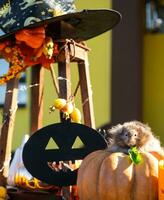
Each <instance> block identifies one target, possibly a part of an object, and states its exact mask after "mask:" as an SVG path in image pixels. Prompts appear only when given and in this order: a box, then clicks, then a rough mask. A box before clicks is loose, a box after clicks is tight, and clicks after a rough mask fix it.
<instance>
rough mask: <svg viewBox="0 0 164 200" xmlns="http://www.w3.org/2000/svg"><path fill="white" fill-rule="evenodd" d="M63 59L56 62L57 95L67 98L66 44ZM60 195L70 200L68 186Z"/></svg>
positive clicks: (68, 61)
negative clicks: (57, 74) (57, 76)
mask: <svg viewBox="0 0 164 200" xmlns="http://www.w3.org/2000/svg"><path fill="white" fill-rule="evenodd" d="M63 55H64V56H63V59H62V60H60V62H58V72H59V77H61V80H59V97H60V98H64V99H68V98H69V97H70V95H71V84H70V78H71V73H70V55H69V50H68V47H67V45H65V49H64V52H63ZM60 119H61V121H62V122H64V121H65V119H64V118H63V115H62V113H60ZM62 193H63V194H62V195H63V198H64V199H65V200H70V187H63V188H62Z"/></svg>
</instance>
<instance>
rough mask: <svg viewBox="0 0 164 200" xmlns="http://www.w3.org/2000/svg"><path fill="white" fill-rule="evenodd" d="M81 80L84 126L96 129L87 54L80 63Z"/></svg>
mask: <svg viewBox="0 0 164 200" xmlns="http://www.w3.org/2000/svg"><path fill="white" fill-rule="evenodd" d="M78 70H79V80H80V87H81V97H82V106H83V114H84V124H85V125H87V126H90V127H92V128H95V117H94V110H93V98H92V88H91V82H90V74H89V62H88V57H87V52H85V58H84V60H82V61H78Z"/></svg>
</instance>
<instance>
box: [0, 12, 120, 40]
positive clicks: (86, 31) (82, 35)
mask: <svg viewBox="0 0 164 200" xmlns="http://www.w3.org/2000/svg"><path fill="white" fill-rule="evenodd" d="M120 20H121V15H120V13H119V12H117V11H115V10H110V9H99V10H83V11H80V12H74V13H68V14H65V15H61V16H57V17H53V18H50V19H46V20H43V21H40V22H35V24H31V25H29V26H27V27H23V28H31V27H37V26H43V25H44V26H45V27H46V31H47V34H49V35H51V37H53V38H54V39H56V40H62V39H74V40H76V41H85V40H88V39H91V38H93V37H95V36H97V35H100V34H102V33H104V32H106V31H108V30H110V29H112V28H113V27H115V26H116V25H117V24H118V23H119V21H120ZM23 28H22V29H23ZM19 30H20V29H19ZM16 31H18V30H15V31H12V32H10V33H6V34H5V33H4V35H1V36H0V41H2V40H4V39H6V38H8V37H12V36H13V34H14V33H15V32H16Z"/></svg>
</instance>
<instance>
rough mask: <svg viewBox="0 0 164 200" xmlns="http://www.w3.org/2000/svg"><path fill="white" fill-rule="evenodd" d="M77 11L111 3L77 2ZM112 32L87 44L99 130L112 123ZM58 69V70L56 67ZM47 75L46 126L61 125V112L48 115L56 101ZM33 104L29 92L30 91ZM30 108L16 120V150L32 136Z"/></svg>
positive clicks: (74, 73)
mask: <svg viewBox="0 0 164 200" xmlns="http://www.w3.org/2000/svg"><path fill="white" fill-rule="evenodd" d="M75 3H76V7H77V10H81V9H97V8H109V7H111V3H110V1H107V0H101V1H100V0H94V1H92V0H81V1H75ZM110 34H111V31H110V32H108V33H104V34H102V35H100V36H98V37H96V38H93V39H91V40H89V41H87V45H88V47H90V48H91V52H89V62H90V73H91V84H92V91H93V101H94V111H95V118H96V126H97V127H99V126H101V125H104V124H106V123H108V122H109V121H110V86H109V83H110V62H111V37H110ZM56 68H57V67H56ZM45 73H46V75H45V93H44V126H46V125H48V124H51V123H55V122H59V117H58V116H59V115H58V112H54V113H52V114H49V106H50V105H52V103H53V101H54V99H55V98H56V97H57V96H56V93H55V90H54V88H53V85H52V80H51V77H50V73H49V71H47V70H46V72H45ZM27 74H28V76H27V77H28V85H29V83H30V69H28V70H27ZM77 76H78V72H77V67H76V66H75V65H72V80H71V82H72V88H73V89H72V91H74V89H75V87H76V84H77ZM27 92H28V98H29V100H30V96H29V92H30V89H29V90H27ZM79 99H80V95H79V92H78V95H77V97H76V99H75V101H76V102H77V106H78V107H79V108H80V109H81V105H80V100H79ZM29 106H30V101H28V105H27V108H19V109H18V111H17V116H16V123H15V131H14V138H13V149H15V148H16V147H18V146H19V145H20V143H21V140H22V136H23V135H24V134H26V133H27V134H29V122H30V120H29V117H30V116H29Z"/></svg>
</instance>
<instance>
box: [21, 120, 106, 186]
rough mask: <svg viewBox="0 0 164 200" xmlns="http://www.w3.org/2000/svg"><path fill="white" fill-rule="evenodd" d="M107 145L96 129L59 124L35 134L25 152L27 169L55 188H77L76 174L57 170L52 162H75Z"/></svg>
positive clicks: (24, 157)
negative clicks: (52, 167)
mask: <svg viewBox="0 0 164 200" xmlns="http://www.w3.org/2000/svg"><path fill="white" fill-rule="evenodd" d="M106 146H107V145H106V142H105V141H104V139H103V138H102V136H101V135H100V134H99V133H98V132H97V131H96V130H94V129H92V128H90V127H88V126H85V125H82V124H77V123H70V122H69V123H68V122H67V123H66V122H65V123H57V124H52V125H49V126H47V127H44V128H42V129H40V130H38V131H37V132H35V133H34V134H33V135H32V136H31V137H30V139H29V140H28V141H27V143H26V144H25V146H24V149H23V162H24V165H25V167H26V168H27V170H28V171H29V172H30V173H31V174H32V175H33V176H34V177H36V178H38V179H39V180H41V181H43V182H45V183H48V184H53V185H56V186H68V185H75V184H76V179H77V171H78V169H75V170H68V171H63V170H60V171H55V170H52V169H51V168H50V167H49V166H48V163H49V162H54V161H55V162H60V161H64V162H66V161H75V160H81V159H83V158H84V157H85V156H86V155H87V154H89V153H91V152H93V151H95V150H98V149H103V148H106Z"/></svg>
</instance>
